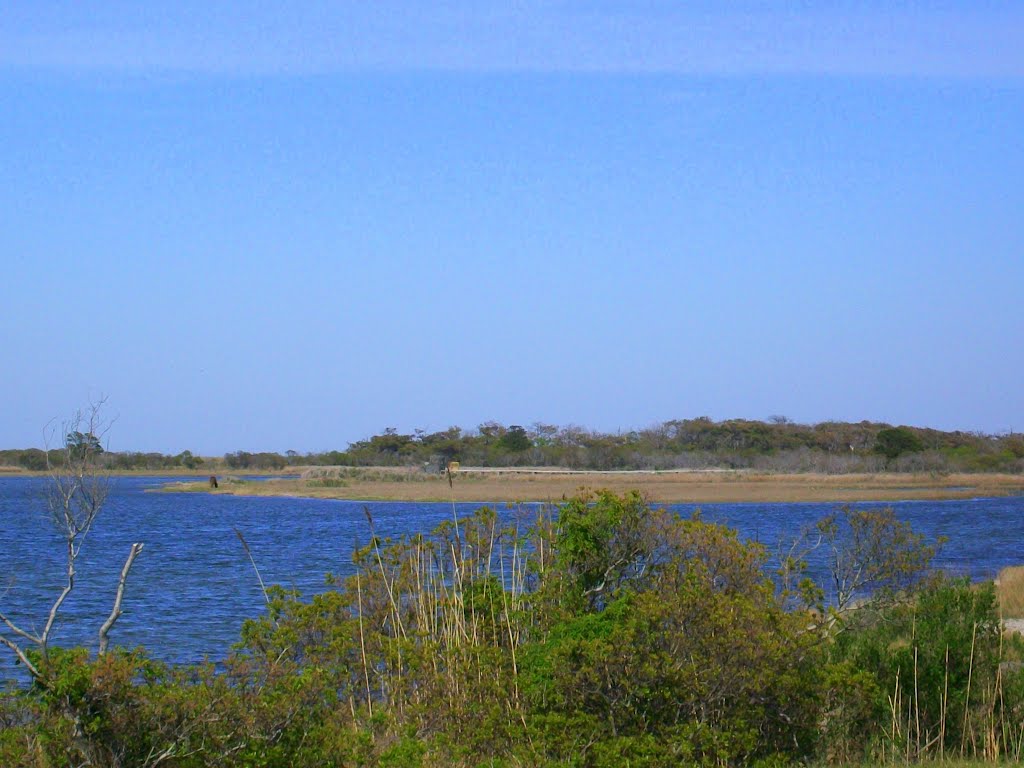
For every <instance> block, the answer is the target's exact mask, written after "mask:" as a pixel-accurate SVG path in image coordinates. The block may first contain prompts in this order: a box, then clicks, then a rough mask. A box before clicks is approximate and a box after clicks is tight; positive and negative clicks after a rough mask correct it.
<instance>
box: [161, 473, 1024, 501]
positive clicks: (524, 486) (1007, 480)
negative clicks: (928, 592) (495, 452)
mask: <svg viewBox="0 0 1024 768" xmlns="http://www.w3.org/2000/svg"><path fill="white" fill-rule="evenodd" d="M323 471H324V470H322V469H320V468H318V469H317V470H315V472H314V473H311V474H315V473H323ZM335 472H336V474H334V475H333V476H329V477H313V476H309V477H302V478H294V477H293V478H287V479H273V480H260V481H250V480H245V478H244V477H237V478H236V477H231V476H224V477H222V480H221V482H220V487H219V489H218V490H216V491H211V490H210V488H209V484H208V483H207V482H206V480H205V479H204V480H202V481H187V480H183V481H181V482H176V483H170V484H168V485H166V486H164V488H163V489H162V490H165V491H171V492H182V491H187V492H204V493H209V492H212V493H222V494H236V495H246V496H300V497H309V498H321V499H353V500H375V501H451V500H455V501H491V502H517V501H524V502H525V501H542V502H544V501H556V502H557V501H560V500H562V499H563V498H566V497H568V496H572V495H574V494H576V493H578V492H579V491H580V490H581V489H591V490H596V489H609V490H612V491H616V492H619V493H621V492H624V491H628V490H633V489H637V490H640V491H641V492H643V493H644V494H646V495H647V497H648V498H649V499H650V500H651V501H652V502H660V503H686V502H692V503H715V502H801V501H808V502H812V501H813V502H830V501H834V502H840V503H842V502H857V501H899V500H911V499H968V498H981V497H990V496H1015V495H1024V476H1022V475H1000V474H956V475H945V476H938V475H931V474H897V473H878V474H862V475H824V474H812V473H806V474H786V475H783V474H765V473H757V472H752V471H733V470H699V471H668V472H654V471H646V472H638V471H625V472H582V471H576V472H573V471H561V470H553V469H550V468H541V469H514V470H503V469H495V468H485V469H472V468H469V469H467V468H462V469H460V470H459V471H458V472H457V473H455V475H454V478H453V483H452V485H451V487H449V484H448V480H447V479H446V478H445V477H443V476H441V475H433V474H429V475H428V474H426V473H424V472H421V471H420V470H417V469H402V468H358V469H348V468H339V469H337V470H336V471H335Z"/></svg>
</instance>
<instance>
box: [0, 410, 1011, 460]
mask: <svg viewBox="0 0 1024 768" xmlns="http://www.w3.org/2000/svg"><path fill="white" fill-rule="evenodd" d="M101 458H102V461H103V462H104V464H105V465H106V466H107V467H108V468H110V469H112V470H126V469H135V470H161V469H195V470H204V471H205V470H211V471H212V470H242V469H247V470H265V471H276V470H281V469H284V468H285V467H286V466H289V465H291V466H295V465H340V466H420V467H424V468H426V469H428V470H431V471H433V470H438V469H440V468H442V467H443V466H445V465H446V464H447V463H448V462H449V461H459V462H461V463H462V464H465V465H469V466H486V467H505V466H508V467H512V466H542V467H565V468H568V469H597V470H609V469H680V468H692V469H700V468H710V467H725V468H733V469H759V470H765V471H780V472H829V473H844V472H877V471H885V470H890V471H905V472H909V471H924V472H1021V471H1024V435H1022V434H1020V433H1013V434H1007V435H998V436H996V435H985V434H981V433H977V432H960V431H956V432H943V431H941V430H937V429H927V428H920V427H907V426H892V425H890V424H883V423H877V422H868V421H861V422H858V423H847V422H822V423H820V424H796V423H794V422H792V421H790V420H789V419H786V418H785V417H781V416H777V417H773V418H772V419H770V420H768V421H749V420H745V419H730V420H727V421H713V420H712V419H710V418H707V417H700V418H696V419H683V420H672V421H666V422H664V423H662V424H658V425H657V426H653V427H648V428H646V429H640V430H633V431H629V432H618V433H614V434H611V433H604V432H598V431H594V430H588V429H584V428H582V427H578V426H572V425H570V426H564V427H559V426H555V425H550V424H540V423H538V424H533V425H532V426H530V427H523V426H520V425H517V424H512V425H509V426H504V425H502V424H499V423H497V422H487V423H484V424H481V425H480V426H478V427H477V428H476V429H471V430H464V429H462V428H461V427H450V428H448V429H446V430H442V431H439V432H425V431H424V430H419V429H418V430H415V431H414V432H412V433H411V434H405V433H400V432H399V431H398V430H396V429H394V428H388V429H385V430H384V431H383V432H382V433H381V434H378V435H373V436H372V437H369V438H367V439H365V440H359V441H357V442H355V443H352V444H350V445H349V446H348V448H347V449H346V450H337V451H326V452H323V453H307V454H299V453H298V452H296V451H286V452H285V453H283V454H282V453H273V452H263V453H250V452H248V451H235V452H234V453H228V454H225V455H224V456H223V457H216V458H210V457H200V456H196V455H194V454H192V453H191V452H190V451H183V452H181V453H179V454H176V455H165V454H160V453H139V452H130V451H126V452H106V453H103V454H102V456H101ZM50 460H51V462H52V463H54V464H59V462H60V460H61V459H60V456H59V455H58V452H57V451H51V452H50ZM0 465H7V466H19V467H24V468H26V469H32V470H42V469H45V468H46V453H45V452H44V451H42V450H39V449H36V448H29V449H26V450H5V451H0Z"/></svg>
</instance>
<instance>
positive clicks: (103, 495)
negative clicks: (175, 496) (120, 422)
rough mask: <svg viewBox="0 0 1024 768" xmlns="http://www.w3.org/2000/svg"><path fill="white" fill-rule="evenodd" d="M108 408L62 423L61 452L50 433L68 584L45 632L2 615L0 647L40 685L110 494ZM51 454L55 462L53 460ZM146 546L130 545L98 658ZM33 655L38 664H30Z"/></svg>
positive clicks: (95, 407) (52, 513) (54, 506)
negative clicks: (103, 460) (104, 460)
mask: <svg viewBox="0 0 1024 768" xmlns="http://www.w3.org/2000/svg"><path fill="white" fill-rule="evenodd" d="M104 404H105V400H103V399H101V400H98V401H96V402H94V403H92V404H90V406H89V407H88V408H87V409H85V410H84V411H78V412H76V413H75V414H74V416H72V418H71V419H69V420H68V421H65V422H63V423H62V424H61V425H60V431H59V434H60V448H59V449H58V450H57V451H51V450H50V445H51V444H52V443H53V442H54V438H55V436H56V435H57V434H58V432H57V428H56V427H54V426H51V427H50V428H49V429H48V431H47V440H46V448H47V450H46V465H47V471H48V472H49V482H48V485H47V497H46V502H47V509H48V511H49V517H50V521H51V522H52V524H53V525H54V527H55V528H56V530H57V532H58V533H59V534H60V537H61V540H62V546H63V549H64V584H63V587H62V589H61V591H60V593H59V594H58V595H57V597H56V598H55V599H54V601H53V603H52V604H51V605H50V608H49V611H48V612H47V616H46V621H45V623H44V624H43V628H42V630H40V631H38V632H33V631H29V630H26V629H24V628H23V627H20V626H19V625H17V624H16V623H15V622H14V621H12V620H11V618H10V617H9V616H8V615H7V614H6V613H4V612H3V611H0V622H2V624H3V626H2V627H0V643H2V644H3V645H5V646H7V647H8V648H9V649H10V650H11V651H12V652H13V653H14V654H15V655H16V656H17V657H18V660H19V661H20V662H21V663H22V664H23V665H24V666H25V668H26V669H27V670H28V672H29V674H31V675H32V677H33V678H34V679H35V680H36V681H37V682H39V683H41V684H44V685H45V683H46V678H45V663H46V661H47V660H48V651H49V643H50V638H51V635H52V632H53V628H54V626H55V624H56V622H57V615H58V614H59V612H60V609H61V606H63V605H64V602H65V600H67V598H68V595H70V594H71V592H72V590H73V589H74V587H75V576H76V570H75V563H76V561H77V560H78V556H79V554H80V552H81V550H82V545H83V544H84V543H85V540H86V538H87V537H88V535H89V532H90V531H91V530H92V527H93V524H94V523H95V522H96V518H97V516H98V515H99V513H100V510H101V509H102V508H103V504H104V502H105V501H106V499H107V493H108V491H109V489H110V474H109V472H107V471H105V470H104V469H103V468H102V467H101V465H100V462H99V457H100V455H101V454H102V453H103V451H104V449H103V440H104V439H105V437H106V434H107V432H108V431H109V429H110V426H111V421H110V420H109V419H107V418H106V417H105V416H104V414H103V406H104ZM53 453H56V454H57V456H56V457H54V456H53V455H52V454H53ZM142 546H143V545H142V544H141V543H135V544H132V546H131V551H130V552H129V554H128V558H127V559H126V560H125V563H124V567H123V568H122V569H121V577H120V579H119V581H118V585H117V592H116V594H115V598H114V605H113V608H112V610H111V612H110V615H109V616H108V617H107V619H106V621H105V622H104V623H103V625H102V626H101V627H100V630H99V648H98V652H99V654H101V655H102V654H103V653H105V652H106V650H107V645H108V643H109V634H110V630H111V628H112V627H113V626H114V623H115V622H116V621H117V619H118V618H119V617H120V616H121V601H122V599H123V597H124V589H125V584H126V583H127V580H128V574H129V573H130V571H131V568H132V565H133V563H134V562H135V559H136V558H137V557H138V556H139V554H140V553H141V552H142ZM33 652H34V655H35V656H36V659H37V660H36V661H33V659H32V655H33Z"/></svg>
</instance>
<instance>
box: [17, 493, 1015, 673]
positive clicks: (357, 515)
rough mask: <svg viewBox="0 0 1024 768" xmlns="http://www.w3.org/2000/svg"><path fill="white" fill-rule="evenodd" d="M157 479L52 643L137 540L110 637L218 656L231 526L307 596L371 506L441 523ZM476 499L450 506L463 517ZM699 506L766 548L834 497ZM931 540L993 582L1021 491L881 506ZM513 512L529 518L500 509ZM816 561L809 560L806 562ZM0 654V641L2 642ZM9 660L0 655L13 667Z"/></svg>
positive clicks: (238, 592)
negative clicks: (942, 541) (176, 490)
mask: <svg viewBox="0 0 1024 768" xmlns="http://www.w3.org/2000/svg"><path fill="white" fill-rule="evenodd" d="M166 479H167V478H158V477H147V478H142V477H131V478H117V479H115V480H114V485H113V488H112V490H111V495H110V498H109V499H108V502H107V505H106V506H105V507H104V509H103V512H102V513H101V516H100V518H99V521H98V523H97V525H96V527H95V529H94V530H93V532H92V533H91V534H90V536H89V539H88V540H87V541H86V543H85V546H84V547H83V549H82V555H81V558H80V560H79V565H78V579H77V583H76V587H75V590H74V592H73V593H72V595H71V597H70V598H69V599H68V601H67V603H66V604H65V607H64V609H63V611H62V614H61V621H60V627H59V630H58V631H57V633H56V639H55V642H56V643H58V644H72V643H87V644H89V645H90V646H93V647H94V646H95V641H96V633H97V631H98V629H99V626H100V624H101V623H102V621H103V619H104V618H105V617H106V615H107V614H108V613H109V612H110V608H111V601H112V600H113V597H114V591H115V589H116V586H117V580H118V574H119V572H120V568H121V565H122V563H123V562H124V558H125V557H126V556H127V555H128V551H129V547H130V546H131V543H132V542H134V541H142V542H145V545H146V548H145V550H144V551H143V553H142V555H141V556H140V557H139V559H138V560H137V561H136V563H135V568H134V570H133V571H132V575H131V579H130V581H129V584H128V589H127V592H126V595H125V601H124V611H125V612H124V615H123V616H122V618H121V619H120V621H119V622H118V624H117V626H116V628H115V629H114V630H113V632H112V635H111V637H112V642H114V643H116V644H119V645H123V646H128V647H131V646H135V645H144V646H146V648H147V649H149V651H150V652H151V653H152V654H153V655H154V656H156V657H157V658H161V659H166V660H172V661H193V660H199V659H202V658H203V657H205V656H209V657H211V658H220V657H223V656H224V655H225V654H226V652H227V650H228V648H229V647H230V645H231V643H233V642H234V641H235V640H236V639H237V638H238V632H239V629H240V627H241V624H242V621H243V620H244V619H245V618H247V617H252V616H257V615H259V614H260V612H261V611H262V610H263V608H264V602H263V597H262V594H261V593H260V589H259V584H258V583H257V581H256V578H255V576H254V574H253V572H252V566H251V565H250V564H249V561H248V559H247V558H246V556H245V553H244V551H243V550H242V547H241V544H240V543H239V540H238V537H237V536H236V535H235V528H237V529H239V530H240V531H241V532H242V533H243V534H244V536H245V539H246V541H247V542H248V544H249V546H250V548H251V550H252V555H253V557H254V558H255V560H256V563H257V564H258V565H259V568H260V571H261V573H262V575H263V578H264V580H265V581H266V582H267V583H277V584H282V585H284V586H287V587H294V588H296V589H298V590H300V591H301V592H302V593H304V594H307V595H308V594H311V593H313V592H316V591H319V590H322V589H324V588H325V585H324V575H325V574H326V573H328V572H331V573H335V574H341V575H344V574H346V573H349V572H350V571H351V552H352V549H353V548H354V547H355V546H357V545H359V544H360V543H366V542H367V541H368V540H369V527H368V523H367V520H366V515H365V513H364V507H368V508H369V509H370V510H371V512H372V515H373V520H374V525H375V528H376V532H377V534H378V535H381V536H398V535H401V534H403V533H410V532H428V531H430V530H431V529H433V528H434V527H435V526H436V525H437V524H439V523H440V522H442V521H444V520H448V519H450V517H451V505H450V504H436V503H430V504H425V503H413V502H354V501H331V500H321V499H295V498H267V497H263V498H260V497H251V498H247V497H241V496H227V495H223V496H220V495H219V496H208V495H206V494H194V493H190V494H155V493H145V489H146V488H150V487H154V486H157V485H160V484H162V483H163V482H164V481H165V480H166ZM43 483H44V480H43V479H41V478H26V477H0V525H2V528H0V544H2V546H0V605H2V606H3V608H4V609H5V610H6V611H7V612H8V613H9V614H11V615H12V617H13V618H15V620H16V621H18V622H21V623H22V624H24V625H26V626H29V627H35V628H38V627H40V626H41V625H42V623H43V622H44V621H45V618H46V611H47V610H48V608H49V605H50V604H51V602H52V599H53V596H55V595H56V594H57V592H58V591H59V589H60V586H61V579H62V572H63V562H62V556H61V549H60V546H59V545H60V541H59V539H58V538H57V536H56V534H55V533H54V532H53V530H52V529H51V528H50V527H49V525H48V523H47V521H46V515H45V505H44V503H43V497H42V490H43V487H44V485H43ZM478 506H479V505H478V504H459V505H457V507H458V511H459V513H460V514H468V513H469V512H471V511H472V510H473V509H475V508H476V507H478ZM698 506H699V507H700V508H701V509H702V511H703V514H704V517H705V518H706V519H708V520H712V521H715V522H722V523H725V524H727V525H730V526H732V527H735V528H737V529H738V530H739V531H740V533H741V534H742V535H743V536H746V537H751V538H755V539H757V540H759V541H761V542H763V543H764V544H766V545H767V546H768V547H769V549H770V550H773V551H775V550H776V548H777V546H778V545H779V544H780V543H781V542H783V541H785V540H787V539H791V538H792V537H793V536H795V535H796V534H797V533H798V532H799V531H800V530H801V529H802V528H805V527H807V526H810V525H812V524H813V523H814V522H815V521H816V520H818V519H820V518H821V517H822V516H824V515H826V514H828V513H830V512H833V511H835V510H836V508H837V507H838V505H836V504H821V503H804V504H704V505H691V504H680V505H672V508H673V509H677V510H679V511H680V512H681V513H682V514H689V513H691V512H692V511H693V510H695V509H697V508H698ZM858 506H862V507H868V506H873V507H878V506H893V507H894V508H895V509H896V511H897V514H898V515H899V517H900V518H901V519H903V520H907V521H908V522H910V523H911V525H912V526H913V527H914V528H915V530H918V531H920V532H922V533H925V534H926V535H927V536H929V537H932V538H934V537H936V536H945V537H947V538H948V542H947V543H946V545H945V546H944V547H943V549H942V552H941V553H940V556H939V558H938V561H937V564H938V565H939V566H941V567H944V568H947V569H950V570H952V571H954V572H956V573H958V574H966V575H969V576H971V577H972V578H976V579H977V578H985V577H991V576H993V575H994V574H995V573H996V572H998V570H999V569H1000V568H1001V567H1003V566H1005V565H1010V564H1016V563H1018V562H1020V561H1021V560H1024V550H1022V548H1021V545H1022V544H1024V497H1011V498H1000V499H973V500H957V501H911V502H899V503H894V504H891V505H888V504H885V503H879V502H872V503H865V504H861V505H858ZM495 507H496V508H498V509H499V510H502V514H504V515H507V516H509V517H511V516H513V515H516V514H521V515H523V516H524V518H527V517H528V516H529V509H528V508H526V509H520V510H519V511H518V512H516V511H515V510H512V509H508V508H507V507H506V505H504V504H497V505H495ZM820 565H821V562H820V560H818V561H813V562H812V567H820ZM0 651H6V649H2V648H0ZM9 656H10V654H3V655H0V670H3V672H4V673H5V674H4V676H6V673H9V671H10V668H11V664H10V659H9V658H8V657H9Z"/></svg>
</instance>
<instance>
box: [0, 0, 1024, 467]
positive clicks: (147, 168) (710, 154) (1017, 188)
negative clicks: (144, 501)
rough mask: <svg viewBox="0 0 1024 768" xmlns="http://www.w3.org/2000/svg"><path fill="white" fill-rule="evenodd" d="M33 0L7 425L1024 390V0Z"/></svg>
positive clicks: (997, 408) (993, 408)
mask: <svg viewBox="0 0 1024 768" xmlns="http://www.w3.org/2000/svg"><path fill="white" fill-rule="evenodd" d="M722 6H723V4H720V3H693V4H681V3H669V2H659V1H658V0H650V1H648V2H632V3H617V2H590V3H582V2H533V1H532V0H524V1H523V2H518V3H505V4H494V3H484V2H480V3H474V4H471V5H470V4H463V3H454V2H448V3H431V4H420V3H411V2H410V3H395V2H386V1H385V2H379V3H373V4H368V3H341V2H334V3H332V2H321V3H305V4H302V3H288V4H284V3H266V2H264V3H191V2H176V3H162V2H147V3H127V2H125V3H121V2H107V3H102V4H98V3H71V2H61V3H58V2H32V3H27V2H26V3H19V2H15V3H13V6H12V7H11V8H8V7H7V6H5V13H4V15H3V16H2V17H0V259H2V279H0V306H2V307H3V314H2V320H3V322H2V323H0V345H2V348H3V350H4V352H5V357H6V358H7V360H8V364H7V365H6V366H5V367H4V370H5V372H4V373H3V375H2V376H0V397H2V399H3V401H4V402H5V403H7V407H6V408H4V409H3V411H2V412H0V444H2V445H3V446H5V447H7V446H10V447H15V446H19V447H20V446H29V445H39V444H40V443H41V438H42V433H43V428H44V426H45V425H46V424H47V422H49V420H50V419H51V418H53V417H55V416H57V417H59V416H62V415H65V414H67V413H68V412H70V411H72V410H74V409H75V408H76V407H78V406H79V405H81V404H82V403H84V402H86V401H87V400H88V399H89V398H91V397H96V396H99V395H101V394H102V395H106V396H107V397H108V398H109V409H110V411H111V412H113V413H114V414H116V415H117V423H116V425H115V427H114V429H113V431H112V433H111V437H110V439H111V447H113V448H116V449H131V450H159V451H164V452H178V451H180V450H184V449H186V448H187V449H190V450H192V451H194V452H203V453H214V454H216V453H223V452H225V451H230V450H236V449H246V450H279V451H284V450H286V449H295V450H299V451H306V450H322V449H328V448H335V447H343V446H344V445H346V444H347V443H348V442H349V441H352V440H356V439H360V438H362V437H366V436H368V435H370V434H373V433H375V432H378V431H380V430H381V429H383V428H384V427H388V426H395V427H397V428H399V429H401V430H403V431H405V430H409V431H411V430H412V429H414V428H417V427H419V428H424V429H428V430H433V429H442V428H445V427H447V426H449V425H452V424H458V425H461V426H463V427H473V426H475V425H476V424H479V423H481V422H483V421H487V420H491V419H495V420H498V421H502V422H504V423H519V424H525V425H528V424H530V423H532V422H534V421H545V422H549V423H558V424H566V423H577V424H581V425H584V426H588V427H593V428H598V429H603V430H615V429H619V428H622V429H629V428H634V427H643V426H646V425H648V424H652V423H655V422H660V421H663V420H667V419H672V418H687V417H693V416H699V415H708V416H711V417H712V418H716V419H722V418H730V417H746V418H766V417H768V416H769V415H772V414H784V415H786V416H788V417H790V418H793V419H796V420H798V421H804V422H817V421H824V420H829V419H842V420H860V419H872V420H884V421H888V422H892V423H904V424H916V425H927V426H935V427H940V428H948V429H970V430H982V431H986V432H1003V431H1006V430H1009V429H1016V430H1018V431H1019V430H1021V429H1024V386H1022V384H1021V382H1022V381H1024V352H1022V342H1024V320H1022V317H1024V312H1022V311H1021V309H1022V307H1021V294H1022V288H1024V223H1022V213H1024V184H1022V182H1021V180H1022V179H1024V130H1022V128H1024V55H1022V54H1020V53H1019V52H1018V51H1017V50H1015V48H1017V47H1019V46H1018V45H1017V44H1018V43H1019V41H1020V40H1021V39H1024V6H1022V5H1020V4H1016V3H997V2H977V3H958V2H944V3H880V2H879V3H872V2H861V3H855V2H831V3H809V2H807V3H797V4H794V3H787V4H781V3H771V2H739V3H730V4H728V10H727V11H722V10H720V8H721V7H722Z"/></svg>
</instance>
